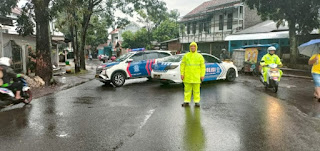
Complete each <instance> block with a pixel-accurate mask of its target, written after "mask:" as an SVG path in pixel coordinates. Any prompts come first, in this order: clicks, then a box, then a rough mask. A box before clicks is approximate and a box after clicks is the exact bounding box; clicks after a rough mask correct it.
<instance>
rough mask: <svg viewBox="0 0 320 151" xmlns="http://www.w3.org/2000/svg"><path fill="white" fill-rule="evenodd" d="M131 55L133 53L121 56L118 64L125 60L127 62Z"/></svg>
mask: <svg viewBox="0 0 320 151" xmlns="http://www.w3.org/2000/svg"><path fill="white" fill-rule="evenodd" d="M130 55H131V53H126V54H123V55H121V56H120V57H119V58H118V59H117V60H116V61H117V62H121V61H124V60H126V59H127V58H128V57H129V56H130Z"/></svg>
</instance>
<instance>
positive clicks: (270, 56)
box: [260, 46, 282, 82]
mask: <svg viewBox="0 0 320 151" xmlns="http://www.w3.org/2000/svg"><path fill="white" fill-rule="evenodd" d="M276 50H277V49H276V47H274V46H271V47H269V48H268V53H267V54H266V55H264V56H263V57H262V59H261V62H260V65H261V66H262V67H263V68H262V71H263V72H262V74H263V80H264V82H267V71H268V70H269V67H268V65H269V64H277V65H278V66H279V67H281V66H282V63H281V60H280V58H279V57H278V55H276V54H275V53H276ZM279 72H280V77H281V76H282V71H281V70H279ZM280 77H279V80H280Z"/></svg>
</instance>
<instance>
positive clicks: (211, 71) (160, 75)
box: [151, 53, 238, 84]
mask: <svg viewBox="0 0 320 151" xmlns="http://www.w3.org/2000/svg"><path fill="white" fill-rule="evenodd" d="M201 54H202V56H203V58H204V60H205V65H206V74H205V77H204V80H203V81H213V80H221V79H225V80H228V81H234V80H235V79H236V77H238V70H237V67H236V66H235V65H234V64H233V63H232V62H222V61H221V60H220V59H218V58H217V57H215V56H213V55H210V54H207V53H201ZM183 56H184V54H178V55H174V56H169V57H166V58H163V59H159V60H157V63H155V64H154V65H153V66H152V69H153V70H152V72H151V77H152V78H154V79H158V80H159V81H160V82H161V83H162V84H169V83H182V80H181V76H180V64H181V61H182V58H183Z"/></svg>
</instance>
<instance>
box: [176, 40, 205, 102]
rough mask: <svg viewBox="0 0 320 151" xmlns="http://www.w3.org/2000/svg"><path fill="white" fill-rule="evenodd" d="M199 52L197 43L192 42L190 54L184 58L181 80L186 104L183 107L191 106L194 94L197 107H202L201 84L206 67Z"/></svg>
mask: <svg viewBox="0 0 320 151" xmlns="http://www.w3.org/2000/svg"><path fill="white" fill-rule="evenodd" d="M197 50H198V45H197V43H195V42H192V43H191V44H190V52H188V53H187V54H185V55H184V56H183V58H182V62H181V65H180V73H181V79H182V80H183V83H184V103H183V104H182V106H187V105H189V103H190V101H191V95H192V94H193V101H194V103H195V106H196V107H199V106H200V104H199V103H200V84H201V82H202V81H203V79H204V76H205V73H206V67H205V62H204V58H203V56H202V55H201V54H200V53H198V52H197Z"/></svg>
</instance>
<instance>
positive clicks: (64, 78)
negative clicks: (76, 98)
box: [32, 60, 100, 99]
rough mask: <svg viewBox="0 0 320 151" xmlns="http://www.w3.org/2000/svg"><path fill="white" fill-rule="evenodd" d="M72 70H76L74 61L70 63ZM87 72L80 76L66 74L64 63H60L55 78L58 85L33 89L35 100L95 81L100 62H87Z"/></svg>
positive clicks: (79, 74)
mask: <svg viewBox="0 0 320 151" xmlns="http://www.w3.org/2000/svg"><path fill="white" fill-rule="evenodd" d="M69 61H70V60H69ZM70 64H71V68H72V69H74V63H73V61H70ZM86 64H87V65H86V69H87V71H82V72H81V73H78V74H66V73H65V65H64V63H60V64H59V67H60V69H59V70H56V71H55V74H54V76H53V78H54V79H55V80H56V81H57V82H58V83H57V85H54V86H49V87H41V88H32V93H33V98H34V99H36V98H39V97H42V96H46V95H49V94H53V93H55V92H58V91H61V90H65V89H69V88H72V87H75V86H78V85H80V84H83V83H86V82H88V81H91V80H93V79H94V76H95V72H96V71H95V69H96V66H97V65H99V64H100V62H99V61H98V60H92V61H90V60H86Z"/></svg>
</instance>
